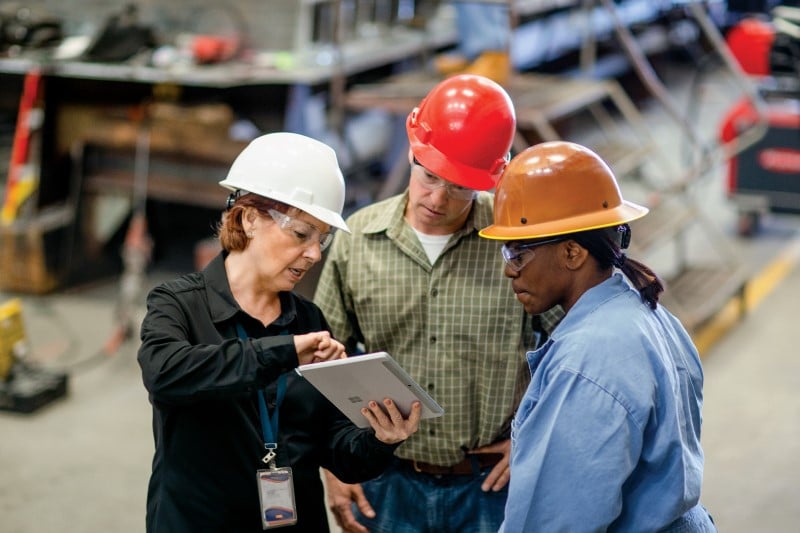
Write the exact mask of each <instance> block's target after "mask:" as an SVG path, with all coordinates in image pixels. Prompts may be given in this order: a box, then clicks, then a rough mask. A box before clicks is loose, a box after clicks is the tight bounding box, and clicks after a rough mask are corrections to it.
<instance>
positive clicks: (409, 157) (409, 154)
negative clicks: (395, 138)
mask: <svg viewBox="0 0 800 533" xmlns="http://www.w3.org/2000/svg"><path fill="white" fill-rule="evenodd" d="M408 164H409V165H413V164H414V153H413V152H412V151H411V148H409V149H408Z"/></svg>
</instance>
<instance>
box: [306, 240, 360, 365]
mask: <svg viewBox="0 0 800 533" xmlns="http://www.w3.org/2000/svg"><path fill="white" fill-rule="evenodd" d="M351 244H352V236H351V235H348V234H346V233H343V232H338V233H337V234H336V237H335V239H334V241H333V246H331V249H330V251H329V252H328V257H327V259H326V260H325V263H324V264H323V266H322V272H321V273H320V277H319V280H318V281H317V289H316V291H315V293H314V303H315V304H316V305H317V306H318V307H319V308H320V309H321V310H322V313H323V314H324V315H325V319H326V320H327V322H328V324H329V325H330V327H331V333H332V334H333V336H334V338H336V339H337V340H338V341H339V342H341V343H342V344H344V345H345V349H346V350H347V353H355V352H356V350H357V346H358V344H359V343H361V342H363V341H364V338H363V335H362V334H361V330H360V328H359V326H358V317H357V316H356V312H355V309H354V306H353V300H352V296H351V295H350V293H349V292H348V288H347V267H348V262H349V259H350V258H349V256H350V247H351Z"/></svg>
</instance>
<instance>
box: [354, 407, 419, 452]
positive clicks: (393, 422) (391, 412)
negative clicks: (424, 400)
mask: <svg viewBox="0 0 800 533" xmlns="http://www.w3.org/2000/svg"><path fill="white" fill-rule="evenodd" d="M367 405H368V407H365V408H363V409H361V414H363V415H364V416H365V417H366V419H367V421H368V422H369V425H370V426H372V429H374V430H375V438H377V439H378V440H379V441H381V442H385V443H386V444H395V443H397V442H402V441H404V440H406V439H407V438H408V437H410V436H411V435H412V434H414V433H416V432H417V429H419V419H420V417H421V416H422V404H420V403H419V402H414V403H413V404H411V413H409V415H408V418H403V414H402V413H401V412H400V410H399V409H398V408H397V406H396V405H395V403H394V402H393V401H392V400H391V399H389V398H384V399H383V407H381V405H379V404H378V402H376V401H370V402H369V404H367ZM384 409H385V410H384Z"/></svg>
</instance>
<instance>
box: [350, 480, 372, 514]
mask: <svg viewBox="0 0 800 533" xmlns="http://www.w3.org/2000/svg"><path fill="white" fill-rule="evenodd" d="M353 501H354V502H355V503H356V506H357V507H358V510H359V511H361V514H363V515H364V516H366V517H367V518H375V510H374V509H373V508H372V505H370V503H369V500H368V499H367V497H366V496H365V495H364V491H363V490H362V489H361V486H360V485H359V486H358V489H356V490H354V491H353Z"/></svg>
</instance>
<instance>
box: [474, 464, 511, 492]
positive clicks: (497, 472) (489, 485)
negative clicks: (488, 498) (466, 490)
mask: <svg viewBox="0 0 800 533" xmlns="http://www.w3.org/2000/svg"><path fill="white" fill-rule="evenodd" d="M509 479H510V471H509V469H508V458H507V457H505V456H504V457H503V458H502V459H500V461H498V463H497V464H496V465H494V467H493V468H492V470H491V471H490V472H489V473H488V474H487V475H486V479H484V480H483V483H481V490H483V491H484V492H488V491H489V490H493V491H498V490H500V489H502V488H503V487H505V486H506V484H507V483H508V480H509Z"/></svg>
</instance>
